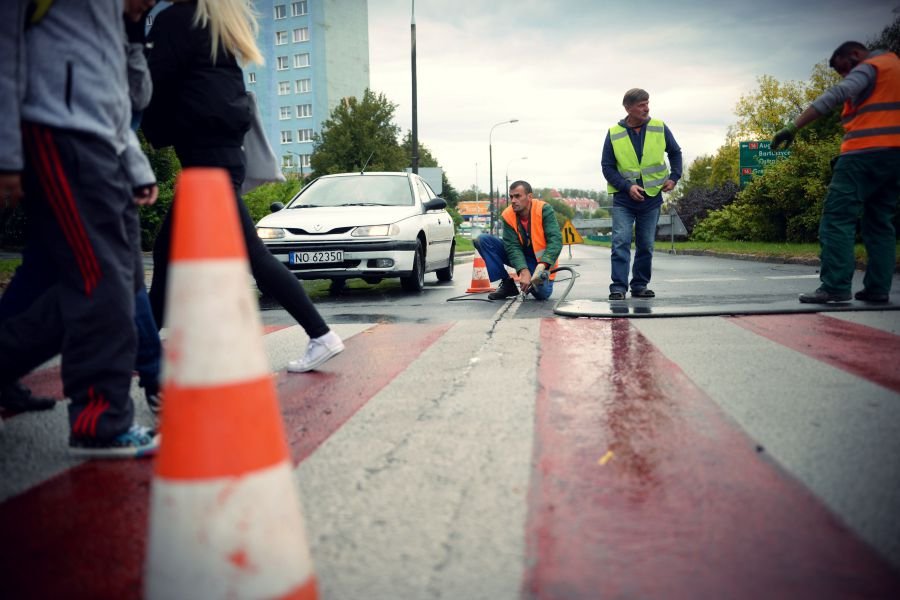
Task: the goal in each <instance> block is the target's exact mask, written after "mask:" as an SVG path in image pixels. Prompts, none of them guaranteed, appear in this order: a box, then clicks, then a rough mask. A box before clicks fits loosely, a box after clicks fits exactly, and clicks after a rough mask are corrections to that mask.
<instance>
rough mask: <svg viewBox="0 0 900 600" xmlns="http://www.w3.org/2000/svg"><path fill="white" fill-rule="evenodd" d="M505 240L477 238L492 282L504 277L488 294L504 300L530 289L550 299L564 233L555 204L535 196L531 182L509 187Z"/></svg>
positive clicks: (493, 297) (484, 236)
mask: <svg viewBox="0 0 900 600" xmlns="http://www.w3.org/2000/svg"><path fill="white" fill-rule="evenodd" d="M500 219H501V222H502V223H503V240H502V241H501V240H500V239H499V238H497V237H494V236H492V235H488V234H482V235H480V236H478V237H477V238H476V239H475V249H476V250H478V253H479V254H480V255H481V257H482V258H483V259H484V264H485V266H486V267H487V272H488V277H489V278H490V280H491V281H497V280H498V279H499V280H500V286H499V287H498V288H497V290H496V291H494V292H491V293H490V294H488V298H490V299H491V300H502V299H503V298H509V297H510V296H515V295H517V294H518V293H519V289H521V291H522V293H526V292H530V293H531V295H532V296H534V297H535V298H536V299H538V300H546V299H547V298H549V297H550V294H552V293H553V280H554V279H556V275H555V274H552V273H550V272H549V271H550V269H551V265H552V266H555V264H556V259H557V258H558V257H559V253H560V252H561V251H562V233H561V232H560V230H559V222H557V220H556V213H555V212H553V207H551V206H550V205H549V204H547V203H546V202H544V201H542V200H535V199H534V192H533V190H532V189H531V184H529V183H528V182H527V181H514V182H513V183H512V185H510V186H509V206H507V207H506V208H505V209H504V210H503V212H502V213H501V215H500ZM505 265H509V266H511V267H512V268H513V269H514V270H515V271H516V273H517V274H518V276H519V288H516V282H515V281H513V279H512V277H510V276H509V273H508V272H507V270H506V266H505Z"/></svg>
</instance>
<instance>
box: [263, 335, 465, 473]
mask: <svg viewBox="0 0 900 600" xmlns="http://www.w3.org/2000/svg"><path fill="white" fill-rule="evenodd" d="M450 326H451V325H450V324H445V325H437V326H430V327H426V326H423V325H411V324H392V325H376V326H375V327H372V328H371V329H367V330H366V331H364V332H362V333H360V334H359V335H356V336H354V338H353V343H352V344H351V345H349V346H348V347H347V349H346V350H344V352H342V353H341V354H338V355H337V356H336V357H334V358H332V359H331V360H330V361H328V362H327V363H326V364H325V366H324V368H323V370H322V371H319V372H309V373H303V374H297V373H286V372H282V373H279V375H278V379H277V380H276V382H275V383H276V386H277V387H278V397H279V399H280V400H281V414H282V416H283V417H284V427H285V431H286V434H287V439H288V445H289V446H290V447H291V455H292V456H293V459H294V462H295V463H299V462H300V461H302V460H304V459H305V458H306V457H307V456H309V455H310V454H312V452H313V450H315V449H316V448H318V447H319V445H320V444H321V443H322V442H324V441H325V440H326V439H327V438H328V436H329V435H331V434H332V433H333V432H334V431H336V430H337V429H338V428H339V427H340V426H341V425H343V424H344V423H345V422H346V421H347V419H349V418H350V417H352V416H353V414H354V413H356V411H357V410H359V409H360V407H362V405H363V404H365V403H366V402H367V401H368V400H369V398H371V397H372V396H374V395H375V394H376V393H378V391H379V390H381V388H383V387H384V386H386V385H387V384H388V383H390V382H391V380H393V379H394V377H396V376H397V375H398V374H399V373H401V372H403V371H404V370H405V369H406V368H407V367H408V366H409V364H410V363H411V362H412V361H413V360H415V359H416V357H418V356H419V355H420V354H421V353H422V352H423V351H424V350H425V349H426V348H428V347H429V346H430V345H431V344H433V343H434V342H435V340H437V339H438V338H440V337H441V336H442V335H444V333H446V332H447V330H448V329H449V328H450Z"/></svg>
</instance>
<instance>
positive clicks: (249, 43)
mask: <svg viewBox="0 0 900 600" xmlns="http://www.w3.org/2000/svg"><path fill="white" fill-rule="evenodd" d="M256 18H257V15H256V11H254V10H253V6H252V5H251V3H250V0H198V1H197V12H196V13H195V14H194V24H195V25H199V26H200V27H207V26H209V34H210V37H211V38H212V44H211V52H210V56H211V57H212V60H213V63H215V62H216V57H217V55H218V54H219V44H222V45H223V46H224V47H225V49H226V50H228V52H230V53H231V54H233V55H234V57H235V58H236V59H237V60H238V62H240V63H241V64H242V65H246V64H248V63H256V64H258V65H261V64H263V56H262V53H261V52H260V51H259V47H258V46H257V45H256V34H257V33H258V32H259V23H258V22H257V20H256Z"/></svg>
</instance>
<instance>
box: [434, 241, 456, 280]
mask: <svg viewBox="0 0 900 600" xmlns="http://www.w3.org/2000/svg"><path fill="white" fill-rule="evenodd" d="M455 262H456V242H453V243H452V244H451V245H450V262H449V263H448V264H447V266H446V267H445V268H443V269H438V270H437V271H435V272H434V274H435V275H437V278H438V281H453V265H454V263H455Z"/></svg>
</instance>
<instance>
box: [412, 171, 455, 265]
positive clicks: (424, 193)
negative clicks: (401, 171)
mask: <svg viewBox="0 0 900 600" xmlns="http://www.w3.org/2000/svg"><path fill="white" fill-rule="evenodd" d="M415 180H416V190H417V192H418V194H419V200H420V201H421V202H422V204H424V203H426V202H428V201H429V200H432V199H434V198H435V195H434V192H432V191H431V188H430V187H428V185H427V184H426V183H425V182H423V181H422V180H421V179H420V178H418V177H416V178H415ZM422 218H423V219H424V221H425V236H426V237H427V238H428V249H427V250H426V254H427V260H426V261H425V264H426V270H428V271H433V270H435V269H438V268H441V267H445V266H447V259H448V257H449V255H450V244H451V242H452V241H453V219H452V218H451V217H450V214H449V213H447V211H446V210H443V209H440V210H429V211H427V212H425V213H423V215H422Z"/></svg>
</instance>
